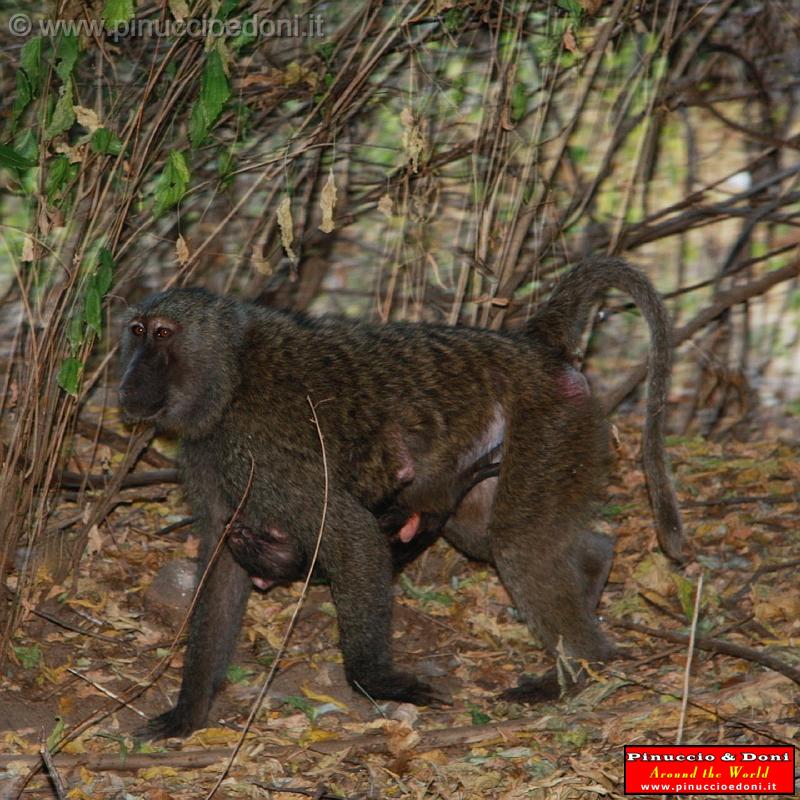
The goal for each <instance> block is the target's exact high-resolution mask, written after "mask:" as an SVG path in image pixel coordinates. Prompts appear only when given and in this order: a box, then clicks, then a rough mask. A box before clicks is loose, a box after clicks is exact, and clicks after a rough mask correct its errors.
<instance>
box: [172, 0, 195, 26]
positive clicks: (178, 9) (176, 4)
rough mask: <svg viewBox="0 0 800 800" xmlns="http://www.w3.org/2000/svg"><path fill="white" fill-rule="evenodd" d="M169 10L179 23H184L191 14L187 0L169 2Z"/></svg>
mask: <svg viewBox="0 0 800 800" xmlns="http://www.w3.org/2000/svg"><path fill="white" fill-rule="evenodd" d="M169 10H170V11H171V12H172V16H173V17H175V19H176V20H178V22H183V21H184V20H185V19H186V17H188V16H189V14H190V11H189V4H188V3H187V2H186V0H169Z"/></svg>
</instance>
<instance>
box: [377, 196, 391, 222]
mask: <svg viewBox="0 0 800 800" xmlns="http://www.w3.org/2000/svg"><path fill="white" fill-rule="evenodd" d="M378 211H380V212H381V214H383V216H384V217H388V218H390V219H391V217H392V214H393V213H394V201H393V200H392V198H391V197H390V196H389V195H388V193H387V194H385V195H383V197H381V199H380V200H378Z"/></svg>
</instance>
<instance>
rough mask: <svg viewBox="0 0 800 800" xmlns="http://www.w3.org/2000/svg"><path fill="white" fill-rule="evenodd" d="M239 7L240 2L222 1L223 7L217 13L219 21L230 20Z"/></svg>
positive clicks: (232, 0)
mask: <svg viewBox="0 0 800 800" xmlns="http://www.w3.org/2000/svg"><path fill="white" fill-rule="evenodd" d="M238 7H239V0H222V5H221V6H220V7H219V10H218V11H217V13H216V15H215V16H216V18H217V19H228V17H229V16H230V15H231V14H232V13H233V12H234V11H236V9H237V8H238Z"/></svg>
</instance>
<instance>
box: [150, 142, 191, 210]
mask: <svg viewBox="0 0 800 800" xmlns="http://www.w3.org/2000/svg"><path fill="white" fill-rule="evenodd" d="M188 188H189V167H188V166H187V164H186V158H185V157H184V155H183V153H181V152H180V151H178V150H171V151H170V154H169V156H168V157H167V163H166V165H165V166H164V171H163V172H162V173H161V175H160V176H159V178H158V183H157V184H156V192H155V196H156V205H155V208H154V210H153V214H154V215H155V216H156V217H160V216H161V215H162V214H163V213H164V212H165V211H167V210H168V209H170V208H172V207H173V206H174V205H176V204H177V203H178V202H179V201H180V199H181V198H182V197H183V196H184V194H186V190H187V189H188Z"/></svg>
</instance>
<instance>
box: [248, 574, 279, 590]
mask: <svg viewBox="0 0 800 800" xmlns="http://www.w3.org/2000/svg"><path fill="white" fill-rule="evenodd" d="M250 580H251V581H252V582H253V586H255V587H256V589H261V591H262V592H266V591H267V589H269V588H270V587H271V586H272V583H273V582H272V581H266V580H264V578H257V577H256V576H255V575H251V576H250Z"/></svg>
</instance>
